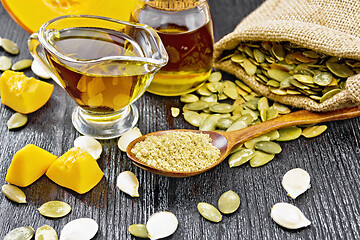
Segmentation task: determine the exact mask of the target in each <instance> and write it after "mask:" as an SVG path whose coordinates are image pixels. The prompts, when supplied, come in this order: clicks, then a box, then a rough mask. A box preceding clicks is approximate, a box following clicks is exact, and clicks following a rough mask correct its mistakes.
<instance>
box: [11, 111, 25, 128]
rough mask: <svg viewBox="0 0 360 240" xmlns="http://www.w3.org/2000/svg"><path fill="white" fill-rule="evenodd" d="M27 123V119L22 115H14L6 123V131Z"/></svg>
mask: <svg viewBox="0 0 360 240" xmlns="http://www.w3.org/2000/svg"><path fill="white" fill-rule="evenodd" d="M27 121H28V117H27V116H26V115H25V114H22V113H18V112H17V113H14V114H13V115H12V116H11V117H10V118H9V120H8V121H7V123H6V124H7V127H8V129H15V128H20V127H22V126H24V125H25V124H26V123H27Z"/></svg>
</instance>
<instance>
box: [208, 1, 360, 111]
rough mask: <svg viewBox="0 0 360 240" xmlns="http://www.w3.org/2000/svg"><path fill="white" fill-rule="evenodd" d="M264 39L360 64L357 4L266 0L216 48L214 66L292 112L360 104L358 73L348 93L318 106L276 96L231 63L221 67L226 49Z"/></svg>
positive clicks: (303, 99) (359, 11) (302, 99)
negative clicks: (285, 105)
mask: <svg viewBox="0 0 360 240" xmlns="http://www.w3.org/2000/svg"><path fill="white" fill-rule="evenodd" d="M260 40H266V41H289V42H292V43H295V44H298V45H301V46H303V47H305V48H309V49H312V50H314V51H317V52H322V53H325V54H328V55H331V56H339V57H344V58H352V59H356V60H360V1H359V0H267V1H265V2H264V3H263V4H262V5H261V6H260V7H259V8H258V9H256V10H255V11H254V12H253V13H251V14H250V15H249V16H247V17H246V18H245V19H244V20H243V21H241V22H240V24H239V25H238V26H237V27H236V28H235V30H234V31H233V32H232V33H230V34H228V35H226V36H225V37H224V38H222V39H221V40H220V41H219V42H217V43H216V44H215V53H214V54H215V55H214V67H215V68H217V69H220V70H224V71H226V72H229V73H231V74H233V75H235V76H237V77H238V78H240V79H242V80H243V81H244V82H245V83H246V84H248V85H249V86H250V87H251V88H253V89H254V90H255V91H257V92H258V93H260V94H261V95H264V96H266V97H268V98H270V99H272V100H274V101H277V102H281V103H284V104H288V105H292V106H294V107H298V108H304V109H307V110H310V111H329V110H335V109H340V108H343V107H350V106H354V105H359V104H360V74H358V75H354V76H351V77H349V78H348V79H347V82H346V89H345V90H343V91H341V92H340V93H338V94H337V95H335V96H334V97H332V98H330V99H328V100H326V101H324V102H323V103H321V104H320V103H317V102H316V101H314V100H312V99H310V98H308V97H304V96H294V95H287V96H279V95H275V94H273V93H271V92H270V91H269V90H268V87H267V86H264V85H262V84H260V83H259V82H257V81H256V80H255V77H254V76H249V75H247V74H246V73H245V71H244V70H243V69H242V67H240V66H239V65H237V64H235V63H233V62H232V61H231V60H227V61H223V62H219V59H220V58H221V55H222V52H223V51H224V50H231V49H234V48H236V47H237V46H238V45H239V43H241V42H245V41H260Z"/></svg>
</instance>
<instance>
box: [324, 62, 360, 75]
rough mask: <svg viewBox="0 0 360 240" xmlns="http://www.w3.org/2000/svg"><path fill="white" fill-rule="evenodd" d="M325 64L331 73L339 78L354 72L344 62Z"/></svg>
mask: <svg viewBox="0 0 360 240" xmlns="http://www.w3.org/2000/svg"><path fill="white" fill-rule="evenodd" d="M326 66H327V68H328V69H329V70H330V71H331V72H332V73H333V74H335V75H336V76H338V77H341V78H348V77H350V76H351V75H353V74H354V72H353V71H352V70H351V69H350V68H349V67H347V66H346V65H345V64H339V63H336V62H326Z"/></svg>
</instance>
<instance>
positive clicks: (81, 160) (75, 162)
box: [46, 147, 104, 194]
mask: <svg viewBox="0 0 360 240" xmlns="http://www.w3.org/2000/svg"><path fill="white" fill-rule="evenodd" d="M46 175H47V176H48V177H49V178H50V179H51V180H52V181H54V182H55V183H57V184H59V185H60V186H63V187H66V188H70V189H72V190H74V191H75V192H78V193H80V194H83V193H86V192H88V191H90V189H92V188H93V187H95V186H96V185H97V184H98V183H99V182H100V180H101V178H102V177H103V175H104V173H103V172H102V171H101V169H100V167H99V165H98V164H97V162H96V160H95V159H94V158H93V157H92V156H91V155H90V154H89V153H88V152H86V151H83V150H81V149H80V148H78V147H73V148H71V149H70V150H69V151H67V152H66V153H64V154H63V155H62V156H61V157H59V158H58V159H56V161H54V162H53V163H52V164H51V166H50V167H49V169H48V171H47V172H46Z"/></svg>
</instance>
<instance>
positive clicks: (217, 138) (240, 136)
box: [126, 107, 360, 177]
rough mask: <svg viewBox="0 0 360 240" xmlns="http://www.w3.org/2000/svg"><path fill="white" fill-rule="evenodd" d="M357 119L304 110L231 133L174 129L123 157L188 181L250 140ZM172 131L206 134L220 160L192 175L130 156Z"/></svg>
mask: <svg viewBox="0 0 360 240" xmlns="http://www.w3.org/2000/svg"><path fill="white" fill-rule="evenodd" d="M358 116H360V108H359V107H353V108H344V109H340V110H336V111H330V112H309V111H307V110H301V111H297V112H293V113H290V114H287V115H283V116H281V117H278V118H275V119H272V120H268V121H265V122H262V123H258V124H255V125H252V126H250V127H247V128H244V129H241V130H237V131H233V132H216V131H199V130H189V129H173V130H166V131H158V132H152V133H149V134H146V135H144V136H141V137H139V138H137V139H135V140H134V141H132V142H131V143H130V144H129V146H128V147H127V149H126V153H127V155H128V157H129V158H130V159H131V161H132V162H133V163H134V164H135V165H137V166H139V167H140V168H143V169H145V170H147V171H149V172H152V173H155V174H159V175H163V176H168V177H190V176H194V175H197V174H200V173H203V172H206V171H208V170H210V169H212V168H214V167H216V166H217V165H219V164H220V163H221V162H222V161H223V160H224V159H225V158H226V157H227V156H228V155H229V154H230V152H231V149H232V148H233V147H234V146H236V145H238V144H241V143H244V142H246V141H248V140H250V139H252V138H255V137H258V136H260V135H263V134H265V133H268V132H271V131H273V130H277V129H281V128H285V127H290V126H296V125H303V124H316V123H322V122H328V121H335V120H343V119H348V118H354V117H358ZM174 131H179V132H195V133H206V134H209V135H210V137H211V138H212V140H213V142H212V144H213V145H214V146H216V147H217V148H218V149H220V158H219V159H218V160H217V162H216V163H214V164H213V165H211V166H208V167H206V168H204V169H201V170H197V171H191V172H177V171H169V170H164V169H159V168H155V167H152V166H149V165H147V164H145V163H143V162H141V161H139V160H138V159H137V158H136V157H135V155H134V154H133V153H131V149H132V148H133V147H134V145H135V144H136V143H138V142H141V141H143V140H144V139H145V138H146V137H147V136H150V135H156V136H159V135H163V134H165V133H169V132H174Z"/></svg>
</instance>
